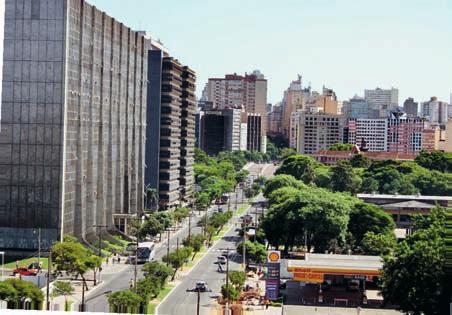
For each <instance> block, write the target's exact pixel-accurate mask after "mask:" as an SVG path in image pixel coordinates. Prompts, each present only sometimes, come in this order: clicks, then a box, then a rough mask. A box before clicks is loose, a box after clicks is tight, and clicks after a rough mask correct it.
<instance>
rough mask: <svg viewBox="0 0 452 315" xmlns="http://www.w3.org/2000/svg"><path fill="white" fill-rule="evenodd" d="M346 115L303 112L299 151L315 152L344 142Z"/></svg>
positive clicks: (304, 152) (305, 152)
mask: <svg viewBox="0 0 452 315" xmlns="http://www.w3.org/2000/svg"><path fill="white" fill-rule="evenodd" d="M344 123H345V121H344V116H342V115H329V114H325V113H307V112H302V113H301V116H300V122H299V128H298V132H299V136H298V142H299V144H298V152H299V153H302V154H314V153H316V152H317V151H319V150H326V149H329V148H330V147H331V146H332V145H333V144H335V143H338V142H343V138H344Z"/></svg>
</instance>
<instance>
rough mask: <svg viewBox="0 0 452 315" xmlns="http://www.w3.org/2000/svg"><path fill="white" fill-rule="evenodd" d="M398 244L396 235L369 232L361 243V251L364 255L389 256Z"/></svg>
mask: <svg viewBox="0 0 452 315" xmlns="http://www.w3.org/2000/svg"><path fill="white" fill-rule="evenodd" d="M396 244H397V242H396V239H395V235H394V233H392V234H391V233H380V234H376V233H374V232H367V233H366V234H364V237H363V238H362V240H361V243H360V251H361V252H362V253H363V254H364V255H373V256H380V257H384V256H388V255H392V253H393V252H394V248H395V246H396Z"/></svg>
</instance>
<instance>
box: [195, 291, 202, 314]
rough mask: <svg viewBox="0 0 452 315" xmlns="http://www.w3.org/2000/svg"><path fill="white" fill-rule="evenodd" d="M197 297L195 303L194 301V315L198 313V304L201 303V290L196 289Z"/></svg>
mask: <svg viewBox="0 0 452 315" xmlns="http://www.w3.org/2000/svg"><path fill="white" fill-rule="evenodd" d="M197 292H198V299H197V303H196V315H199V304H201V290H200V289H198V290H197Z"/></svg>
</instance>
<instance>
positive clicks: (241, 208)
mask: <svg viewBox="0 0 452 315" xmlns="http://www.w3.org/2000/svg"><path fill="white" fill-rule="evenodd" d="M249 206H250V205H249V204H244V205H243V206H241V207H240V208H239V209H238V210H237V216H241V215H242V214H244V213H245V211H246V209H248V207H249Z"/></svg>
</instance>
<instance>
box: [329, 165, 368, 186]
mask: <svg viewBox="0 0 452 315" xmlns="http://www.w3.org/2000/svg"><path fill="white" fill-rule="evenodd" d="M360 186H361V179H360V178H359V177H358V176H357V175H355V173H354V172H353V168H352V166H351V164H350V162H349V161H338V162H337V163H336V165H334V166H333V167H332V168H331V187H332V189H333V191H348V192H351V193H352V194H354V193H356V192H357V191H358V189H359V187H360Z"/></svg>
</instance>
